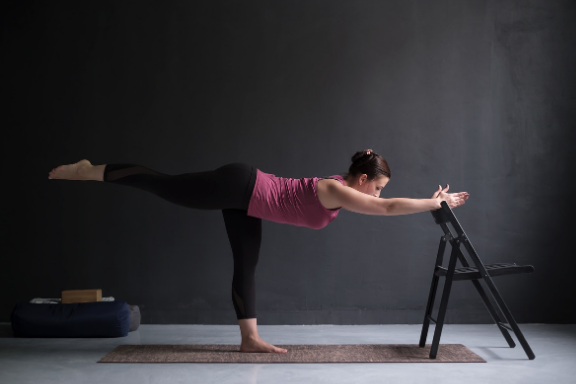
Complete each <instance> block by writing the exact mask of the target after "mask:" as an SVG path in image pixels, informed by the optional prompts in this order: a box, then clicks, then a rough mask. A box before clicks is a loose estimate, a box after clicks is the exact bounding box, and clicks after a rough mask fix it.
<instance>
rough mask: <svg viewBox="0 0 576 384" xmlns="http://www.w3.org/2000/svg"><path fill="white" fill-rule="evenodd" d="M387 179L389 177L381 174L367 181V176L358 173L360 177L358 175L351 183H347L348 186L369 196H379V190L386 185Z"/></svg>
mask: <svg viewBox="0 0 576 384" xmlns="http://www.w3.org/2000/svg"><path fill="white" fill-rule="evenodd" d="M389 181H390V178H389V177H386V176H384V175H381V176H379V177H378V178H376V179H374V180H372V181H368V176H367V175H366V174H363V175H360V177H358V178H357V179H356V180H355V181H353V182H352V185H349V187H352V188H354V189H355V190H357V191H358V192H362V193H365V194H367V195H370V196H374V197H380V192H381V191H382V189H383V188H384V187H385V186H386V184H388V182H389Z"/></svg>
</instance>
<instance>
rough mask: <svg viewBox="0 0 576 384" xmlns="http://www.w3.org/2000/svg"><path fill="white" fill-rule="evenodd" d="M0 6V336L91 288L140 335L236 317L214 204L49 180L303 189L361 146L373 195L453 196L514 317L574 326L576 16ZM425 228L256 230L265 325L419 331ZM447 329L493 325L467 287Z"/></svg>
mask: <svg viewBox="0 0 576 384" xmlns="http://www.w3.org/2000/svg"><path fill="white" fill-rule="evenodd" d="M3 7H4V9H3V12H2V14H3V16H2V17H3V19H4V20H3V27H2V28H3V31H2V56H3V60H2V61H3V63H2V66H3V68H2V77H3V78H2V84H3V87H2V88H3V89H2V92H3V93H4V96H5V98H4V99H5V103H4V105H3V106H4V112H3V113H2V120H3V122H2V126H3V140H2V156H3V161H2V185H3V188H2V189H3V192H4V199H5V201H4V204H2V223H3V225H2V227H3V230H2V238H1V241H2V265H1V269H0V279H1V280H0V281H1V282H2V283H1V284H2V286H1V289H0V321H9V316H10V313H11V310H12V308H13V307H14V305H15V303H16V302H17V301H28V300H30V299H31V298H33V297H59V295H60V291H61V290H65V289H84V288H101V289H102V290H103V294H104V296H114V297H115V298H117V299H124V300H126V301H128V303H130V304H138V305H139V306H140V307H141V310H142V316H143V323H212V324H235V323H236V317H235V314H234V310H233V306H232V302H231V298H230V286H231V282H232V272H233V264H232V253H231V249H230V246H229V244H228V239H227V236H226V231H225V228H224V223H223V220H222V216H221V213H220V212H219V211H193V210H187V209H185V208H182V207H179V206H176V205H171V204H170V203H168V202H166V201H164V200H161V199H159V198H158V197H156V196H154V195H151V194H148V193H146V192H144V191H141V190H137V189H132V188H128V187H124V186H118V185H108V184H104V183H99V182H94V181H84V182H80V181H63V180H48V179H47V176H48V172H49V171H50V170H51V169H52V168H54V167H56V166H58V165H60V164H67V163H72V162H76V161H78V160H80V159H84V158H86V159H89V160H91V161H92V162H93V163H94V164H106V163H121V162H127V163H137V164H142V165H145V166H148V167H150V168H153V169H156V170H158V171H160V172H164V173H168V174H178V173H185V172H195V171H203V170H209V169H214V168H217V167H219V166H221V165H223V164H226V163H229V162H235V161H243V162H247V163H250V164H253V165H254V166H256V167H257V168H259V169H261V170H262V171H264V172H268V173H274V174H276V175H278V176H283V177H292V178H300V177H314V176H323V175H329V174H335V173H343V172H345V171H347V169H348V166H349V159H350V157H351V156H352V155H353V154H354V152H355V151H357V150H362V149H365V148H373V149H374V150H375V151H376V152H378V153H380V154H381V155H383V156H384V157H385V158H386V159H387V160H388V162H389V164H390V166H391V169H392V179H391V181H390V183H389V184H388V186H387V187H386V188H385V189H384V190H383V192H382V195H381V197H384V198H389V197H410V198H429V197H430V196H431V195H432V193H433V192H434V191H435V190H436V188H437V186H438V184H440V183H442V184H443V185H444V184H446V183H449V184H450V186H451V187H450V191H452V192H458V191H467V192H469V193H470V195H471V197H470V199H469V200H468V202H467V203H466V204H465V205H464V206H462V207H459V208H457V209H456V210H455V213H456V214H457V215H458V218H459V220H460V222H461V223H462V225H463V226H464V229H465V230H466V231H467V233H468V235H469V236H470V239H471V240H472V243H473V245H474V246H475V247H476V249H477V250H478V252H479V253H480V256H481V257H482V258H483V260H484V262H485V263H494V262H515V263H517V264H529V265H533V266H534V267H535V272H534V273H533V274H531V275H519V276H509V277H503V278H495V279H494V281H495V282H496V284H497V287H498V289H499V290H500V292H501V294H502V296H503V297H504V299H505V300H506V301H507V303H508V305H509V308H510V309H511V311H512V313H513V314H514V316H515V318H516V320H517V321H518V322H530V323H574V322H575V320H576V311H575V308H574V298H573V295H572V294H571V293H570V292H575V291H576V289H575V288H576V286H575V285H576V284H575V283H574V277H573V276H574V273H573V271H572V270H573V269H574V268H575V267H576V265H575V264H576V262H575V261H574V260H575V258H574V254H573V244H572V243H571V242H569V240H571V236H572V233H573V230H574V224H573V221H572V218H573V217H574V214H575V212H574V211H575V209H574V203H573V201H574V188H573V187H572V180H571V179H572V178H573V177H574V176H575V175H574V170H573V169H574V168H573V160H574V150H573V145H574V142H575V140H574V139H575V134H574V128H576V127H575V121H576V116H575V110H576V109H575V106H576V87H575V83H576V81H575V74H574V68H575V67H576V56H575V54H574V52H575V51H574V49H573V47H574V46H575V45H576V33H575V30H576V27H575V21H576V17H575V16H576V8H575V4H574V2H573V1H550V0H539V1H519V2H518V1H501V0H498V1H472V0H468V1H404V0H398V1H333V0H331V1H310V0H306V1H276V2H268V1H259V2H256V1H214V0H210V1H203V2H199V1H194V2H189V1H171V2H162V3H154V4H152V3H148V2H142V1H138V2H132V3H128V2H107V3H102V2H70V3H63V2H15V3H12V4H11V5H4V6H3ZM6 96H7V97H6ZM6 99H7V100H6ZM441 234H442V232H441V231H440V228H439V227H438V226H437V225H436V224H434V221H433V219H432V216H431V215H430V214H429V213H420V214H414V215H407V216H396V217H383V216H365V215H359V214H355V213H352V212H348V211H341V213H340V215H339V217H338V219H337V220H336V221H334V222H332V223H331V224H330V225H329V226H327V227H326V228H324V229H322V230H312V229H308V228H303V227H295V226H289V225H284V224H277V223H273V222H268V221H264V224H263V243H262V248H261V254H260V262H259V265H258V269H257V282H256V284H257V312H258V316H259V317H258V322H259V324H323V323H324V324H325V323H332V324H371V323H377V324H380V323H411V324H417V323H421V322H422V319H423V315H424V309H425V305H426V300H427V295H428V290H429V285H430V281H431V277H432V270H433V267H434V262H435V257H436V248H437V246H438V240H439V238H440V235H441ZM567 236H568V237H567ZM441 287H442V285H441V286H440V288H441ZM437 304H438V302H437ZM447 322H448V323H490V322H491V318H490V316H489V314H488V312H487V310H486V308H485V307H484V305H483V304H482V302H481V300H480V298H479V296H478V294H477V292H476V291H475V290H474V288H473V286H472V284H471V283H469V282H460V283H455V285H454V290H453V295H452V296H451V300H450V304H449V309H448V315H447Z"/></svg>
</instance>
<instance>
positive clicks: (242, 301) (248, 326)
mask: <svg viewBox="0 0 576 384" xmlns="http://www.w3.org/2000/svg"><path fill="white" fill-rule="evenodd" d="M222 216H223V217H224V223H225V225H226V232H227V234H228V240H230V246H231V247H232V255H233V257H234V276H233V278H232V291H231V293H232V303H233V304H234V309H235V311H236V317H237V319H238V325H239V326H240V333H241V335H242V345H241V346H240V351H241V352H276V353H285V352H287V351H286V349H283V348H278V347H275V346H273V345H272V344H269V343H267V342H265V341H264V340H262V339H261V338H260V336H259V335H258V330H257V324H256V281H255V277H256V265H257V264H258V257H259V253H260V244H261V242H262V219H259V218H257V217H252V216H248V213H247V211H246V210H243V209H223V210H222Z"/></svg>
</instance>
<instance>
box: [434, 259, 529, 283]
mask: <svg viewBox="0 0 576 384" xmlns="http://www.w3.org/2000/svg"><path fill="white" fill-rule="evenodd" d="M484 267H485V268H486V272H488V274H489V275H490V277H495V276H505V275H517V274H520V273H532V272H534V267H533V266H531V265H516V264H515V263H514V264H510V263H498V264H486V265H485V266H484ZM447 273H448V270H447V269H446V268H444V267H442V266H438V265H437V266H436V270H435V271H434V274H435V275H436V276H440V277H446V274H447ZM482 278H483V276H482V275H481V274H480V272H478V268H476V267H463V268H456V269H455V270H454V278H453V280H454V281H458V280H478V279H482Z"/></svg>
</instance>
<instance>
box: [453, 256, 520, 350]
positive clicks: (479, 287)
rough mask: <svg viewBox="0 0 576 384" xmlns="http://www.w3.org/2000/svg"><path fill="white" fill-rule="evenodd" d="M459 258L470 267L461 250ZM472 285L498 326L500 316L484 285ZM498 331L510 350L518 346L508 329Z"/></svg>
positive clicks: (473, 282)
mask: <svg viewBox="0 0 576 384" xmlns="http://www.w3.org/2000/svg"><path fill="white" fill-rule="evenodd" d="M458 258H459V259H460V263H461V264H462V265H463V266H464V267H470V264H469V263H468V261H467V260H466V258H465V257H464V254H463V253H462V250H460V252H459V253H458ZM472 284H474V287H476V290H477V291H478V294H479V295H480V298H481V299H482V301H483V302H484V305H485V306H486V309H488V312H490V316H492V320H493V321H494V324H496V325H498V323H500V322H502V320H500V316H498V312H496V310H495V309H494V306H493V305H492V303H491V302H490V299H488V296H487V295H486V292H485V291H484V288H482V284H480V282H479V281H478V280H472ZM498 329H499V330H500V333H502V336H504V339H505V340H506V342H507V343H508V346H509V347H510V348H514V347H515V346H516V343H515V342H514V340H513V339H512V336H510V333H508V331H507V330H506V329H504V328H502V327H500V326H498Z"/></svg>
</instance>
